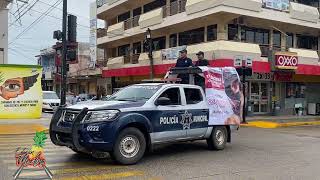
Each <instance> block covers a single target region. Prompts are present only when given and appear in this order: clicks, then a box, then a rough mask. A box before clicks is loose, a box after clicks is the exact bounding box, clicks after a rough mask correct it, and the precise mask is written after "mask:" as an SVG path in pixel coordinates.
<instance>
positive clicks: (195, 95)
mask: <svg viewBox="0 0 320 180" xmlns="http://www.w3.org/2000/svg"><path fill="white" fill-rule="evenodd" d="M184 94H185V95H186V101H187V104H198V103H199V102H201V101H202V100H203V99H202V94H201V91H200V89H191V88H184Z"/></svg>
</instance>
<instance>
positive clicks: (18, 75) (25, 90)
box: [0, 64, 42, 119]
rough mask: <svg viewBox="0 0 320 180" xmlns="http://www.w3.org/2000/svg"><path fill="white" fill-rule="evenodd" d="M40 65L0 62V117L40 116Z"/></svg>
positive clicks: (23, 117)
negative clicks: (5, 63)
mask: <svg viewBox="0 0 320 180" xmlns="http://www.w3.org/2000/svg"><path fill="white" fill-rule="evenodd" d="M41 76H42V67H41V66H32V65H1V64H0V119H29V118H40V117H41V113H42V88H41Z"/></svg>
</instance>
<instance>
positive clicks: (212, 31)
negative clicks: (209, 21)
mask: <svg viewBox="0 0 320 180" xmlns="http://www.w3.org/2000/svg"><path fill="white" fill-rule="evenodd" d="M214 40H217V25H211V26H208V27H207V41H214Z"/></svg>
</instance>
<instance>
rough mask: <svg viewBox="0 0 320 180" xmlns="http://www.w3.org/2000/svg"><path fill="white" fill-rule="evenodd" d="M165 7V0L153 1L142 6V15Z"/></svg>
mask: <svg viewBox="0 0 320 180" xmlns="http://www.w3.org/2000/svg"><path fill="white" fill-rule="evenodd" d="M165 5H166V0H155V1H153V2H151V3H149V4H146V5H144V6H143V13H147V12H149V11H152V10H155V9H158V8H160V7H162V6H165Z"/></svg>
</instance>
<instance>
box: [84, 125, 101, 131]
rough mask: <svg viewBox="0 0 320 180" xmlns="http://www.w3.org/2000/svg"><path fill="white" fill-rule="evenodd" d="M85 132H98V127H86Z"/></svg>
mask: <svg viewBox="0 0 320 180" xmlns="http://www.w3.org/2000/svg"><path fill="white" fill-rule="evenodd" d="M87 131H99V126H88V127H87Z"/></svg>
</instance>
